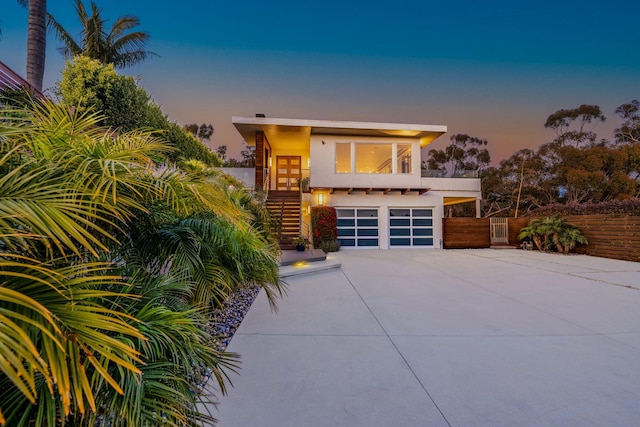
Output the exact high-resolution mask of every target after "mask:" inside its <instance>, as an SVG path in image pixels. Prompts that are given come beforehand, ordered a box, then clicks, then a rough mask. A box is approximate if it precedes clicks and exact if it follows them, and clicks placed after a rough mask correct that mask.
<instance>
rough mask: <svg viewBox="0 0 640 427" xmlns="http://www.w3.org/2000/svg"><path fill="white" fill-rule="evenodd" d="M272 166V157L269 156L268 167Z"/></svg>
mask: <svg viewBox="0 0 640 427" xmlns="http://www.w3.org/2000/svg"><path fill="white" fill-rule="evenodd" d="M271 166H273V157H271V156H269V167H271Z"/></svg>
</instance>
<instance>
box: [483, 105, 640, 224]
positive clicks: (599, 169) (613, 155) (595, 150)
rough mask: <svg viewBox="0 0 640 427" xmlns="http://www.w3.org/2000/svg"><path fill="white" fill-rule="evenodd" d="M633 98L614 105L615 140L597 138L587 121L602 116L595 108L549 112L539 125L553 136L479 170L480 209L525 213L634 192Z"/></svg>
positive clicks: (638, 191) (639, 147)
mask: <svg viewBox="0 0 640 427" xmlns="http://www.w3.org/2000/svg"><path fill="white" fill-rule="evenodd" d="M639 107H640V105H639V103H638V101H636V100H634V101H632V102H630V103H628V104H623V105H621V106H620V107H618V108H617V109H616V115H617V116H618V117H619V118H620V119H621V121H622V123H621V126H620V127H619V128H617V129H616V131H615V133H614V137H615V143H614V144H611V143H609V142H608V141H606V140H600V141H598V137H597V134H596V133H595V132H594V131H593V129H587V127H588V125H589V124H591V123H594V122H595V123H601V122H603V121H605V117H604V115H603V114H602V112H601V110H600V107H598V106H596V105H581V106H580V107H578V108H574V109H568V110H567V109H562V110H558V111H556V112H555V113H553V114H551V115H550V116H549V117H548V118H547V121H546V123H545V127H547V128H550V129H552V130H554V132H555V133H556V138H555V139H554V140H553V141H552V142H549V143H547V144H543V145H541V146H540V147H539V148H538V150H536V151H534V150H529V149H525V150H519V151H517V152H516V153H514V154H513V155H512V156H511V157H509V158H508V159H505V160H503V161H501V162H500V164H499V165H498V166H497V167H491V168H488V169H487V170H486V171H485V172H484V174H483V185H482V191H483V199H484V204H483V212H484V215H485V216H491V215H496V214H502V215H504V214H506V213H507V212H508V215H514V214H515V212H516V210H517V211H518V212H519V213H520V214H530V213H531V212H533V211H534V210H535V209H539V208H542V207H544V206H547V205H550V204H555V203H569V204H575V203H598V202H604V201H609V200H615V199H627V198H634V197H638V196H639V195H640V185H639V184H640V183H639V180H640V173H639V171H640V143H638V142H637V138H638V135H639V134H640V118H639V116H638V114H637V113H638V108H639Z"/></svg>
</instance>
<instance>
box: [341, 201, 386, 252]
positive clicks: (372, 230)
mask: <svg viewBox="0 0 640 427" xmlns="http://www.w3.org/2000/svg"><path fill="white" fill-rule="evenodd" d="M336 214H337V217H338V242H340V246H341V247H344V248H378V247H379V246H380V231H379V221H378V209H377V208H336Z"/></svg>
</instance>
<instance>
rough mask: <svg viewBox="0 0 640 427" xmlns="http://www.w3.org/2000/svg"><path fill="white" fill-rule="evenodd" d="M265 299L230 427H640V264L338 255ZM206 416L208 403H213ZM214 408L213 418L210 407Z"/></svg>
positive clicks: (241, 341)
mask: <svg viewBox="0 0 640 427" xmlns="http://www.w3.org/2000/svg"><path fill="white" fill-rule="evenodd" d="M333 256H335V259H336V260H337V262H340V263H341V264H342V269H341V270H333V271H327V272H322V273H318V274H315V275H312V276H298V277H291V278H289V279H287V282H288V283H289V288H288V295H287V296H286V297H285V298H284V299H282V300H281V301H280V303H279V311H278V313H273V312H271V311H270V310H269V307H268V304H267V301H266V298H265V297H264V295H262V294H260V295H259V296H258V298H257V299H256V302H255V303H254V306H253V307H252V308H251V310H250V311H249V313H248V315H247V317H246V318H245V320H244V322H243V323H242V325H241V326H240V328H239V330H238V332H237V334H236V336H235V337H234V338H233V340H232V341H231V345H230V346H229V350H230V351H237V352H239V353H240V354H242V356H243V364H242V370H241V371H240V375H239V376H236V375H233V376H232V380H233V382H234V385H235V387H234V388H231V389H230V391H229V396H227V397H224V398H222V399H221V403H220V405H219V406H218V409H219V412H217V417H218V418H220V420H221V423H220V425H221V426H225V427H226V426H232V427H233V426H249V425H259V426H266V427H270V426H273V427H280V426H305V427H316V426H318V427H319V426H360V425H362V426H368V427H377V426H380V427H383V426H384V427H386V426H432V425H433V426H439V425H449V426H480V427H483V426H487V427H488V426H492V427H493V426H514V425H517V426H610V425H615V426H635V425H637V424H638V421H637V420H638V419H640V368H639V367H638V366H639V365H638V362H637V361H638V360H640V310H638V307H640V290H636V289H633V288H628V287H623V286H619V285H618V284H626V283H638V284H640V268H639V267H640V264H636V263H631V262H626V261H615V260H607V259H603V258H594V257H588V256H562V255H558V254H544V253H539V252H530V251H522V250H461V251H445V250H388V251H370V250H351V251H349V250H343V251H340V252H338V253H337V254H334V255H333ZM207 409H211V407H207ZM214 415H216V412H215V410H214Z"/></svg>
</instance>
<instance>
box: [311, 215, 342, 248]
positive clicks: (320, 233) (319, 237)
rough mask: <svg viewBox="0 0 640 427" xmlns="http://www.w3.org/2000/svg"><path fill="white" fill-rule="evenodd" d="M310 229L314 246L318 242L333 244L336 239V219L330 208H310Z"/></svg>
mask: <svg viewBox="0 0 640 427" xmlns="http://www.w3.org/2000/svg"><path fill="white" fill-rule="evenodd" d="M311 228H312V230H313V241H314V246H316V245H318V244H320V242H333V241H335V240H336V238H337V237H338V218H337V216H336V209H335V208H334V207H332V206H315V207H313V208H311Z"/></svg>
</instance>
